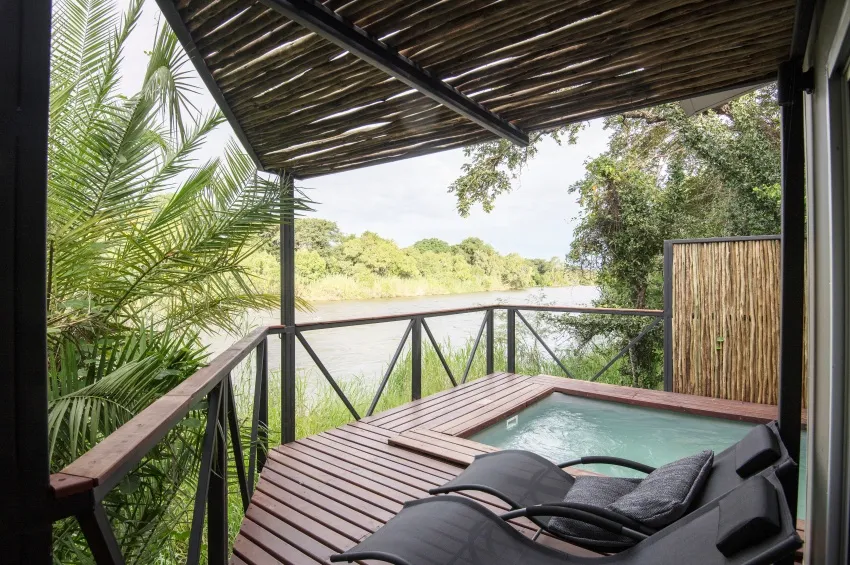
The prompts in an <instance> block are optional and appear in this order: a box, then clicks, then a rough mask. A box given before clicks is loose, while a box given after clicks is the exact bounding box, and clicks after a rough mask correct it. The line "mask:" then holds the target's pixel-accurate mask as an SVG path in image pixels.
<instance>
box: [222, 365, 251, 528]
mask: <svg viewBox="0 0 850 565" xmlns="http://www.w3.org/2000/svg"><path fill="white" fill-rule="evenodd" d="M227 426H228V429H229V430H230V444H231V445H232V446H233V461H234V467H235V469H236V481H237V482H238V483H239V494H240V495H241V496H242V511H243V512H247V511H248V504H249V503H250V502H251V489H252V488H253V487H249V486H248V476H247V474H246V473H245V454H244V453H242V436H241V434H240V433H239V416H238V414H237V413H236V398H235V397H234V394H233V376H232V375H227ZM226 447H227V446H225V448H226ZM224 452H225V457H226V454H227V449H225V451H224Z"/></svg>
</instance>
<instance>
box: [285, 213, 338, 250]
mask: <svg viewBox="0 0 850 565" xmlns="http://www.w3.org/2000/svg"><path fill="white" fill-rule="evenodd" d="M295 222H296V229H295V249H296V250H301V249H303V250H305V251H316V252H317V253H322V254H324V253H327V252H328V251H330V249H331V248H332V247H334V246H335V245H337V244H339V243H340V242H341V241H342V237H343V236H342V232H340V231H339V226H337V225H336V222H332V221H330V220H321V219H319V218H299V219H298V220H296V221H295Z"/></svg>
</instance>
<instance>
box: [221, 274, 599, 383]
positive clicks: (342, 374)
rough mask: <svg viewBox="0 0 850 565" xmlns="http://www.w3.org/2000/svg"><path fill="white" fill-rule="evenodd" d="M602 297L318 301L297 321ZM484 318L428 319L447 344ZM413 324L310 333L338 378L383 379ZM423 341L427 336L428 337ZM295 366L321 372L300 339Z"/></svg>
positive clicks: (264, 317) (578, 290)
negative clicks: (408, 327) (409, 326)
mask: <svg viewBox="0 0 850 565" xmlns="http://www.w3.org/2000/svg"><path fill="white" fill-rule="evenodd" d="M597 295H598V291H597V289H596V287H593V286H571V287H558V288H533V289H526V290H516V291H496V292H476V293H470V294H447V295H439V296H417V297H411V298H383V299H374V300H338V301H328V302H314V303H313V304H312V306H313V311H312V312H296V314H295V321H296V323H305V322H314V321H327V320H341V319H346V318H364V317H372V316H383V315H389V314H406V313H414V312H427V311H429V310H445V309H451V308H464V307H468V306H480V305H486V304H495V303H500V302H501V303H506V304H508V303H510V304H541V303H542V304H556V305H558V306H587V305H589V304H590V302H591V301H592V300H593V299H595V298H596V297H597ZM482 318H483V313H482V312H474V313H471V314H459V315H456V316H440V317H436V318H430V319H428V326H429V327H430V328H431V331H432V332H433V333H434V337H435V338H436V339H437V341H438V343H440V344H442V343H444V342H445V341H447V340H448V341H450V342H451V343H456V344H462V343H465V341H466V340H467V339H468V338H470V337H472V338H474V337H475V334H476V333H477V332H478V328H479V327H480V325H481V321H482ZM279 320H280V314H279V313H278V312H274V311H267V312H253V313H252V314H250V315H249V316H248V319H247V323H246V327H249V328H253V327H258V326H261V325H271V324H277V323H279ZM407 324H408V322H407V321H401V322H388V323H383V324H371V325H368V326H356V327H349V328H333V329H323V330H315V331H310V332H304V336H305V337H306V338H307V340H308V341H309V343H310V345H311V346H312V348H313V350H314V351H315V352H316V354H317V355H318V356H319V358H320V359H321V360H322V362H323V363H324V364H325V367H327V369H328V371H329V372H330V373H331V375H333V376H334V377H335V378H336V377H339V378H340V379H345V378H346V377H351V376H364V377H366V378H375V379H377V378H380V375H381V374H382V373H383V371H384V370H385V369H386V366H387V364H388V363H389V361H390V359H391V358H392V355H393V353H394V352H395V349H396V347H398V343H399V340H401V336H402V335H403V334H404V330H405V329H406V327H407ZM423 336H424V332H423ZM237 339H238V336H232V335H228V334H217V335H208V336H205V338H204V341H205V343H206V344H208V345H209V351H210V352H211V353H212V354H213V355H216V354H218V353H220V352H222V351H224V350H225V349H227V348H228V347H229V346H230V345H231V344H232V343H233V342H234V341H236V340H237ZM423 339H427V338H426V337H423ZM269 346H270V347H269V368H270V369H271V370H276V369H278V368H279V367H280V338H278V337H274V336H271V337H269ZM295 365H296V368H297V369H301V370H306V371H307V372H310V373H316V371H315V366H314V365H313V362H312V360H311V359H310V357H309V355H308V354H307V352H306V351H304V349H303V348H302V347H301V344H300V343H297V344H296V351H295ZM318 378H321V377H318Z"/></svg>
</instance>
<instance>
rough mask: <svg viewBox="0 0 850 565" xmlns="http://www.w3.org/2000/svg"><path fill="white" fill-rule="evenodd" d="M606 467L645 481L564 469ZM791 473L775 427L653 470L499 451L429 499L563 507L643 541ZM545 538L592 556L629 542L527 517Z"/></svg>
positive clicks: (582, 526) (589, 528)
mask: <svg viewBox="0 0 850 565" xmlns="http://www.w3.org/2000/svg"><path fill="white" fill-rule="evenodd" d="M592 463H607V464H612V465H618V466H622V467H627V468H630V469H635V470H637V471H640V472H643V473H647V476H646V477H645V478H643V479H623V478H617V477H602V476H579V477H574V476H572V475H570V474H569V473H567V472H566V471H564V470H563V469H564V468H567V467H571V466H573V465H580V464H592ZM794 469H796V464H795V463H794V461H793V460H791V458H790V457H789V455H788V451H787V450H786V449H785V446H784V445H783V444H782V441H781V440H780V438H779V429H778V426H777V424H776V422H771V423H770V424H766V425H765V424H762V425H758V426H756V427H754V428H753V429H752V430H750V432H749V433H748V434H747V435H746V436H745V437H744V438H743V439H742V440H741V441H739V442H738V443H736V444H735V445H733V446H731V447H729V448H728V449H726V450H724V451H722V452H721V453H719V454H717V455H716V456H715V455H714V454H713V453H712V452H710V451H705V452H702V453H699V454H696V455H693V456H690V457H686V458H684V459H681V460H679V461H676V462H673V463H670V464H668V465H664V466H662V467H659V468H658V469H655V468H653V467H650V466H648V465H644V464H642V463H637V462H634V461H629V460H626V459H619V458H615V457H582V458H581V459H575V460H572V461H567V462H566V463H562V464H561V465H555V464H554V463H552V462H551V461H549V460H548V459H545V458H543V457H541V456H539V455H536V454H534V453H531V452H528V451H520V450H505V451H498V452H495V453H488V454H485V455H480V456H478V457H476V458H475V461H474V462H473V463H472V465H470V466H469V467H468V468H467V469H466V470H465V471H464V472H463V473H461V474H460V475H458V476H457V477H456V478H455V479H453V480H451V481H449V482H447V483H446V484H444V485H443V486H441V487H438V488H434V489H431V490H430V491H429V492H430V493H431V494H445V493H451V492H459V491H470V490H472V491H482V492H486V493H489V494H492V495H494V496H497V497H498V498H500V499H502V500H503V501H505V502H506V503H508V504H509V505H510V506H511V508H514V509H518V508H525V507H528V506H534V505H540V504H550V503H553V502H561V501H564V502H568V503H572V504H574V505H578V506H579V507H581V508H583V511H584V512H586V513H591V514H596V515H598V516H601V517H602V518H605V519H607V520H615V521H617V522H619V523H621V524H623V525H626V526H627V527H629V528H631V529H633V530H635V531H637V532H640V533H642V534H645V535H651V534H653V533H654V532H656V531H658V530H659V529H661V528H663V527H665V526H667V525H669V524H672V523H674V522H675V521H676V520H678V519H680V518H681V517H682V516H684V515H686V514H687V513H688V512H690V511H693V510H694V509H697V508H700V507H702V506H704V505H705V504H707V503H709V502H711V501H713V500H715V499H716V498H717V497H719V496H722V495H723V494H725V493H727V492H729V491H730V490H732V489H734V488H735V487H737V486H738V485H740V484H742V483H743V482H744V480H746V479H747V478H749V477H751V476H753V475H756V474H758V473H761V472H764V471H766V470H775V471H776V472H778V473H780V476H781V474H782V473H784V472H789V471H792V470H794ZM532 520H533V521H534V522H535V523H536V524H537V525H538V526H539V527H540V528H541V530H546V531H548V532H549V533H551V534H553V535H555V536H557V537H560V538H562V539H565V540H567V541H569V542H571V543H574V544H576V545H580V546H582V547H587V548H589V549H593V550H596V551H606V552H616V551H622V550H623V549H627V548H629V547H632V546H633V545H634V544H635V543H636V540H635V539H633V538H629V537H628V536H623V535H620V534H616V533H613V532H611V531H606V529H605V528H600V527H598V526H594V525H590V524H587V523H585V522H581V521H576V520H572V519H570V518H568V517H557V516H556V517H551V518H550V517H536V516H535V517H533V518H532Z"/></svg>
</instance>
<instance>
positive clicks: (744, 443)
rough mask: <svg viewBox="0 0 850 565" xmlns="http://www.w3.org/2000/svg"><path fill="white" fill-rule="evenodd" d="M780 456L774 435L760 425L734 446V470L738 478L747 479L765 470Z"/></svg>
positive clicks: (777, 440)
mask: <svg viewBox="0 0 850 565" xmlns="http://www.w3.org/2000/svg"><path fill="white" fill-rule="evenodd" d="M781 456H782V451H781V450H780V449H779V439H778V438H777V437H776V434H774V433H773V432H772V431H771V429H770V428H768V427H767V426H765V425H764V424H761V425H758V426H756V427H754V428H753V429H752V430H750V432H749V433H748V434H747V435H746V436H744V439H742V440H741V441H739V442H738V443H737V444H736V445H735V470H736V471H737V473H738V475H739V476H741V477H743V478H747V477H749V476H750V475H753V474H755V473H758V472H759V471H763V470H765V469H767V468H768V467H770V466H771V465H772V464H773V463H774V462H775V461H776V460H777V459H779V458H780V457H781Z"/></svg>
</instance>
